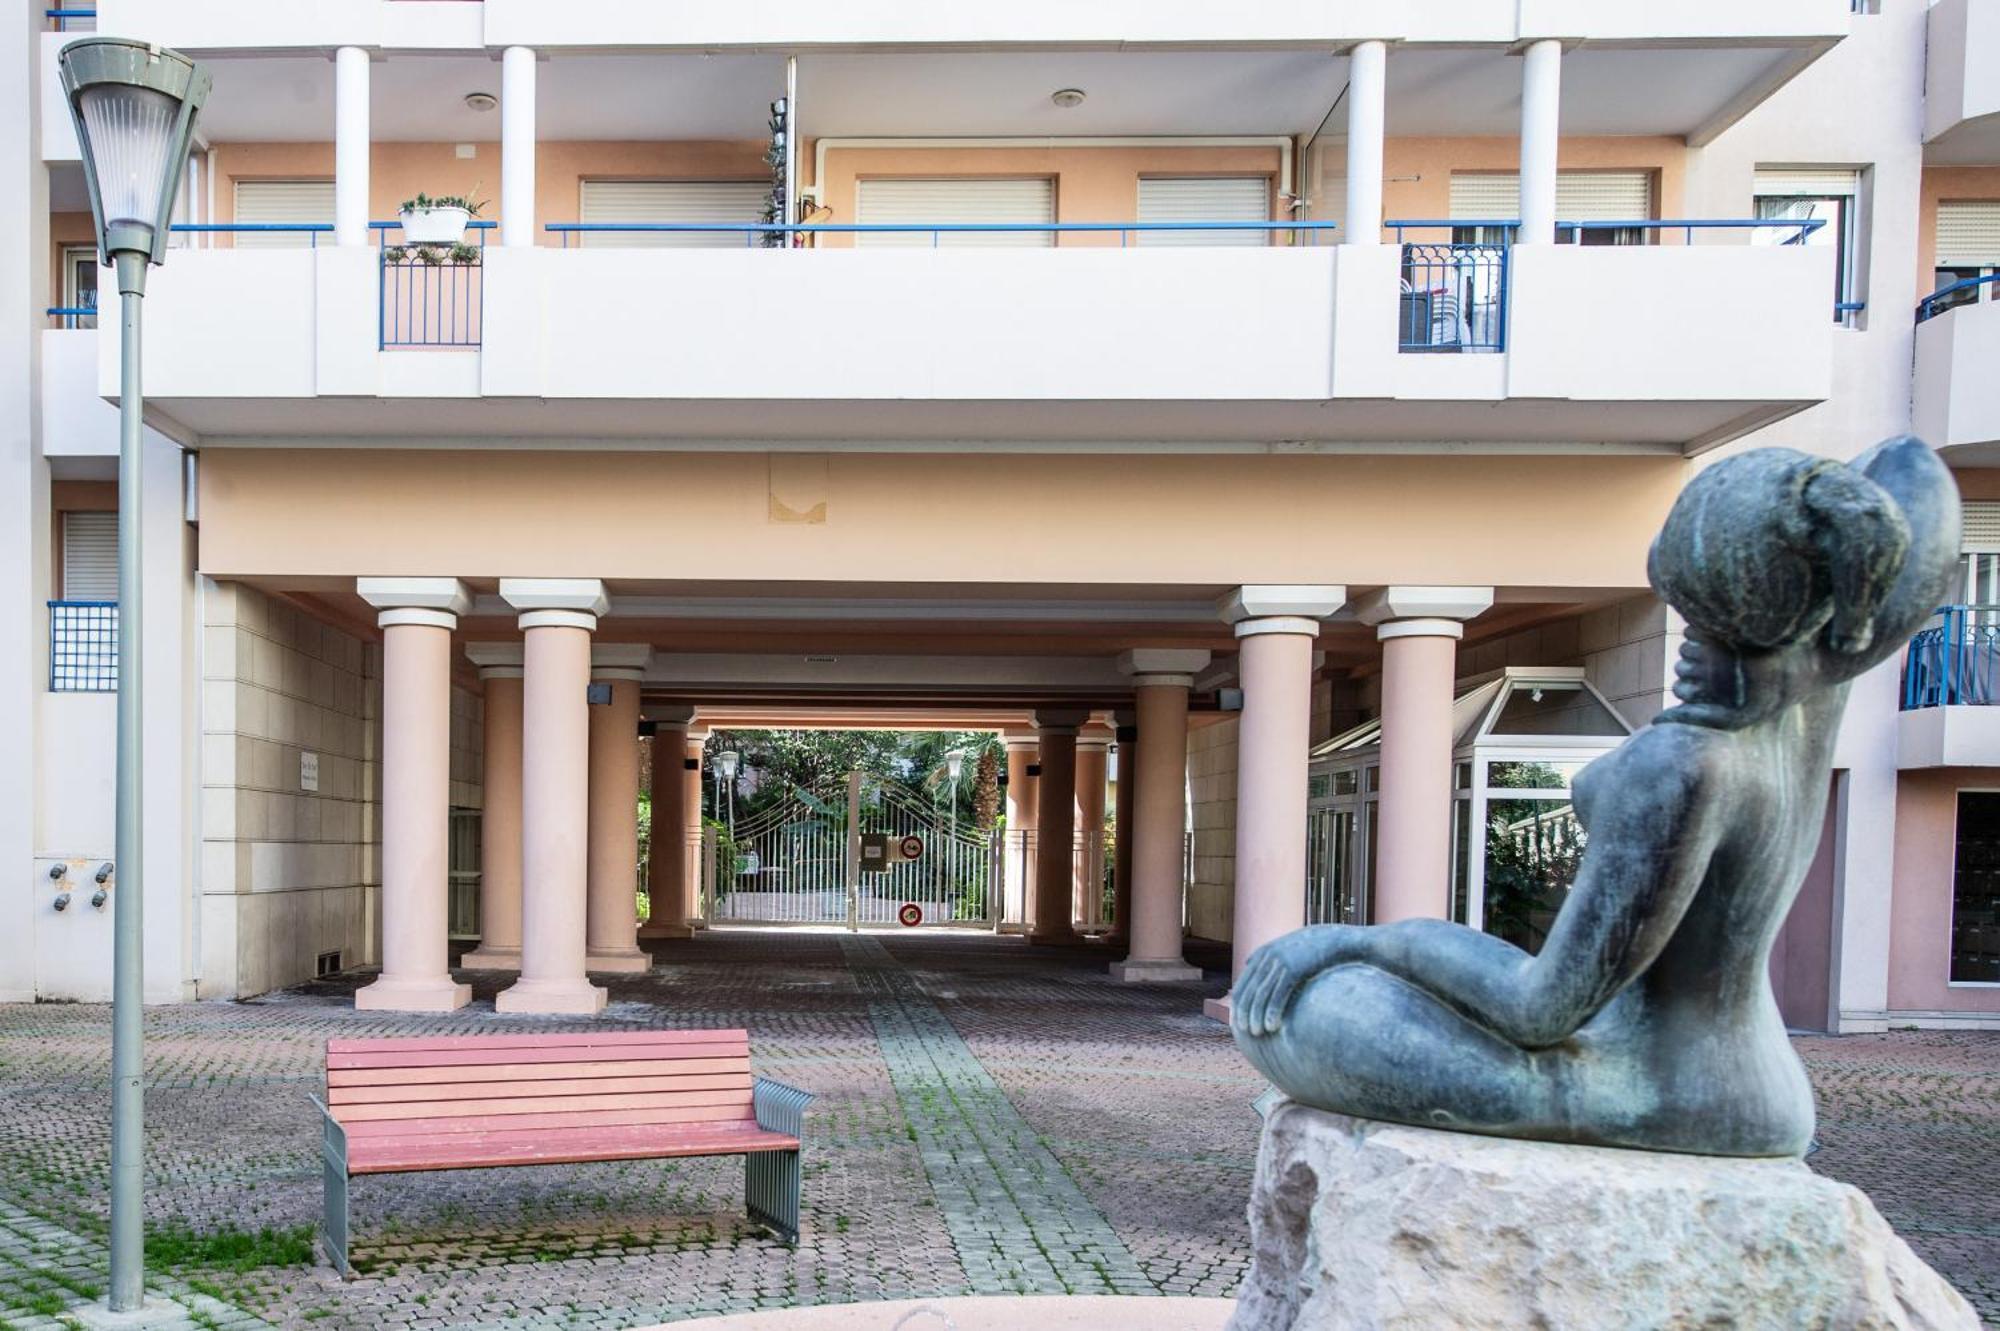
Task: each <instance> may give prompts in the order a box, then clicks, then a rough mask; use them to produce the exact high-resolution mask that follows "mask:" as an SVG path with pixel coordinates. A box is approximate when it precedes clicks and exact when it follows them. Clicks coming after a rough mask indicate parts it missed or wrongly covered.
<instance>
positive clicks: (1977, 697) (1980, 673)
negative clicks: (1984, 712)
mask: <svg viewBox="0 0 2000 1331" xmlns="http://www.w3.org/2000/svg"><path fill="white" fill-rule="evenodd" d="M1996 702H2000V605H1947V606H1943V607H1940V608H1939V610H1938V612H1937V618H1936V620H1934V621H1933V622H1932V623H1931V624H1930V625H1929V626H1927V627H1926V628H1924V629H1921V630H1920V631H1919V632H1918V633H1917V635H1916V636H1915V637H1914V638H1911V639H1910V645H1909V648H1908V649H1907V650H1906V651H1905V653H1904V655H1903V710H1904V711H1906V712H1910V711H1915V710H1917V709H1918V708H1922V707H1965V706H1972V707H1990V706H1992V705H1993V704H1994V703H1996Z"/></svg>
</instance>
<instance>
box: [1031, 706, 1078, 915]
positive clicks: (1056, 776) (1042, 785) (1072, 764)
mask: <svg viewBox="0 0 2000 1331" xmlns="http://www.w3.org/2000/svg"><path fill="white" fill-rule="evenodd" d="M1083 720H1084V714H1083V713H1081V712H1077V713H1068V712H1062V713H1038V714H1037V715H1036V718H1035V731H1036V737H1037V741H1038V746H1039V764H1040V766H1041V769H1042V774H1041V776H1040V777H1039V778H1037V779H1036V782H1035V805H1036V827H1035V890H1034V913H1033V915H1032V916H1031V917H1030V919H1029V921H1028V941H1029V942H1031V943H1072V942H1075V941H1076V926H1075V922H1074V914H1073V912H1074V910H1075V896H1076V869H1075V865H1076V732H1077V727H1078V726H1080V725H1081V724H1082V723H1083Z"/></svg>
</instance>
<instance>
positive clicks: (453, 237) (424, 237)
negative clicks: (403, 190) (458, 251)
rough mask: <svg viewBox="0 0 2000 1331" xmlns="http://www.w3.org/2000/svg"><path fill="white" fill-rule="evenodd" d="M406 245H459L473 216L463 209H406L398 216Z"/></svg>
mask: <svg viewBox="0 0 2000 1331" xmlns="http://www.w3.org/2000/svg"><path fill="white" fill-rule="evenodd" d="M396 220H397V221H398V222H400V223H401V224H402V227H403V243H404V244H406V245H457V244H459V243H461V242H462V241H464V239H465V224H466V223H467V222H470V221H471V220H472V214H471V213H469V212H467V211H465V209H463V208H416V209H410V208H405V209H404V210H403V211H402V213H401V214H400V215H398V217H397V219H396Z"/></svg>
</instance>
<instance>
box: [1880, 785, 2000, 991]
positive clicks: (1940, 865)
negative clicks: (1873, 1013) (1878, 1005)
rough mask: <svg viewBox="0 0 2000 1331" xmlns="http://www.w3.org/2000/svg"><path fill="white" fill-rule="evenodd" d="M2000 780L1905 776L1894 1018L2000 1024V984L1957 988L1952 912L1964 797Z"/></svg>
mask: <svg viewBox="0 0 2000 1331" xmlns="http://www.w3.org/2000/svg"><path fill="white" fill-rule="evenodd" d="M1996 788H2000V779H1996V777H1995V774H1994V773H1993V772H1991V771H1988V770H1985V769H1981V768H1972V767H1939V768H1931V769H1928V770H1924V771H1911V772H1904V773H1902V775H1901V778H1900V779H1899V781H1898V782H1897V789H1896V823H1895V826H1896V831H1895V837H1896V862H1895V863H1896V868H1895V884H1896V890H1895V895H1894V898H1893V901H1892V905H1891V913H1890V929H1889V1019H1890V1021H1891V1023H1895V1022H1896V1021H1897V1020H1898V1018H1899V1017H1901V1018H1902V1019H1903V1020H1905V1021H1911V1020H1915V1021H1921V1020H1922V1019H1923V1017H1922V1015H1921V1014H1925V1013H1975V1014H1976V1013H1984V1014H1989V1015H1991V1016H1993V1017H1994V1018H1995V1019H1996V1022H2000V985H1954V984H1952V983H1950V978H1949V977H1950V974H1951V907H1952V887H1953V884H1952V876H1953V863H1954V860H1955V858H1956V848H1957V824H1958V792H1959V791H1960V790H1993V789H1996Z"/></svg>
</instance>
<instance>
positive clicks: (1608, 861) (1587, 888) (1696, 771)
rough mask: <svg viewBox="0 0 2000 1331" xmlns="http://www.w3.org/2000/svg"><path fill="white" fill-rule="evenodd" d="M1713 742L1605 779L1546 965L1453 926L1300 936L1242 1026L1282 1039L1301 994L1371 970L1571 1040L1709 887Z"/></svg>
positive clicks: (1241, 987)
mask: <svg viewBox="0 0 2000 1331" xmlns="http://www.w3.org/2000/svg"><path fill="white" fill-rule="evenodd" d="M1709 742H1710V737H1709V736H1707V735H1706V734H1704V733H1703V732H1701V731H1699V730H1695V729H1693V728H1684V727H1678V726H1676V727H1665V728H1662V729H1659V730H1655V731H1651V732H1648V738H1647V741H1646V742H1645V743H1644V744H1643V745H1642V746H1640V747H1638V748H1636V749H1634V748H1628V749H1627V750H1625V751H1624V752H1625V757H1624V760H1623V761H1621V762H1620V763H1618V765H1617V766H1616V768H1615V769H1613V770H1611V771H1606V772H1605V773H1604V774H1603V777H1602V778H1601V779H1604V780H1607V781H1609V782H1612V783H1615V784H1613V785H1612V786H1611V787H1610V788H1608V789H1606V790H1605V791H1604V793H1603V794H1602V795H1600V797H1599V798H1598V800H1597V802H1596V805H1595V807H1594V808H1593V809H1592V820H1591V837H1590V846H1589V849H1588V850H1587V851H1586V852H1585V853H1584V858H1583V865H1582V867H1581V869H1580V870H1579V872H1578V875H1577V880H1576V883H1575V885H1574V886H1573V887H1572V888H1571V890H1570V894H1569V898H1568V900H1567V901H1565V902H1564V903H1563V907H1562V910H1561V911H1559V912H1558V913H1557V916H1556V922H1555V925H1554V927H1553V929H1552V930H1551V931H1550V934H1549V939H1548V942H1547V944H1546V945H1545V946H1544V947H1543V948H1542V951H1541V953H1540V955H1538V956H1532V957H1531V956H1529V955H1528V954H1527V953H1526V952H1523V951H1521V949H1519V948H1517V947H1515V946H1514V945H1512V944H1511V943H1507V942H1505V941H1503V940H1501V939H1498V938H1494V937H1492V936H1490V935H1488V934H1485V933H1482V932H1480V931H1479V930H1476V929H1469V928H1467V927H1465V926H1464V925H1459V924H1451V923H1448V922H1446V921H1443V920H1408V921H1404V922H1401V923H1398V924H1390V925H1381V926H1377V927H1374V928H1350V927H1343V926H1338V925H1322V926H1317V927H1314V928H1309V929H1301V930H1298V931H1297V932H1295V933H1291V934H1287V935H1286V936H1285V937H1283V938H1280V939H1277V940H1275V941H1274V942H1272V943H1269V944H1267V945H1265V946H1264V947H1262V948H1259V949H1258V950H1257V952H1256V953H1254V954H1253V955H1252V956H1251V958H1250V960H1249V962H1248V964H1247V965H1246V966H1245V967H1244V971H1243V975H1242V977H1241V979H1240V980H1239V981H1238V982H1237V985H1236V988H1235V991H1234V992H1233V993H1232V996H1231V1006H1232V1009H1233V1010H1232V1013H1231V1017H1232V1021H1233V1022H1234V1024H1235V1025H1236V1026H1237V1027H1238V1028H1239V1029H1240V1030H1242V1031H1244V1032H1245V1033H1247V1034H1252V1035H1268V1034H1271V1033H1272V1032H1275V1031H1276V1030H1277V1029H1278V1028H1279V1027H1280V1026H1281V1025H1282V1024H1283V1021H1284V1014H1285V1010H1286V1009H1287V1008H1288V1007H1289V1006H1290V1003H1291V999H1292V996H1293V995H1294V994H1295V993H1296V992H1297V990H1298V987H1299V985H1301V984H1303V983H1304V982H1305V981H1306V980H1308V979H1310V978H1311V977H1312V976H1314V975H1316V974H1318V973H1320V972H1321V971H1324V970H1328V969H1330V968H1332V967H1334V966H1340V965H1349V964H1361V965H1368V966H1373V967H1375V968H1376V969H1378V970H1382V971H1385V972H1387V973H1389V974H1391V975H1394V976H1396V977H1397V978H1399V979H1401V980H1403V981H1404V982H1406V983H1408V984H1409V985H1411V986H1412V987H1413V988H1416V989H1419V990H1422V991H1423V992H1425V993H1428V994H1430V995H1431V996H1433V997H1434V998H1437V999H1438V1000H1439V1001H1441V1002H1443V1003H1445V1004H1447V1005H1449V1006H1451V1007H1453V1008H1455V1009H1457V1010H1458V1011H1460V1012H1462V1013H1463V1014H1464V1015H1465V1016H1466V1017H1467V1018H1468V1019H1469V1020H1471V1021H1474V1022H1477V1023H1478V1024H1480V1025H1482V1026H1484V1027H1486V1028H1487V1029H1488V1030H1491V1031H1492V1032H1494V1034H1496V1035H1498V1036H1500V1037H1501V1038H1502V1039H1505V1040H1508V1041H1510V1042H1511V1043H1513V1044H1517V1045H1520V1046H1522V1047H1523V1048H1542V1047H1545V1046H1548V1045H1552V1044H1557V1043H1559V1042H1561V1041H1562V1040H1565V1039H1567V1038H1568V1037H1569V1036H1571V1035H1573V1034H1575V1032H1576V1031H1577V1029H1578V1028H1579V1027H1581V1026H1582V1025H1583V1024H1584V1023H1585V1022H1587V1021H1589V1020H1590V1019H1591V1018H1592V1017H1593V1016H1595V1015H1596V1014H1597V1013H1598V1012H1599V1011H1600V1010H1601V1009H1602V1008H1603V1007H1604V1005H1605V1004H1606V1003H1608V1002H1610V1001H1611V998H1612V997H1613V996H1614V995H1615V994H1617V992H1618V991H1619V990H1620V989H1622V988H1624V987H1625V986H1626V985H1627V984H1629V983H1630V982H1631V981H1632V980H1633V979H1634V978H1635V977H1637V976H1638V975H1639V974H1641V973H1642V972H1643V971H1644V970H1645V969H1646V967H1647V966H1648V965H1650V964H1651V963H1652V962H1653V960H1654V958H1656V957H1658V956H1659V954H1660V951H1661V949H1662V948H1664V947H1665V946H1666V944H1667V940H1668V939H1670V938H1672V937H1673V933H1674V930H1675V928H1676V927H1678V925H1679V924H1680V920H1681V917H1682V915H1684V914H1685V913H1686V911H1687V908H1688V905H1689V903H1691V902H1692V901H1693V900H1694V896H1695V893H1696V892H1697V891H1698V890H1699V889H1700V887H1701V881H1702V877H1703V875H1704V874H1705V873H1706V871H1707V868H1708V861H1709V857H1710V855H1711V853H1712V851H1713V845H1714V837H1713V834H1712V832H1711V830H1710V829H1711V828H1712V826H1713V825H1714V824H1715V823H1716V821H1717V820H1716V818H1715V817H1714V815H1713V813H1712V811H1711V808H1710V805H1709V800H1705V799H1704V798H1703V796H1704V792H1705V791H1707V790H1709V788H1710V782H1711V778H1710V775H1709V774H1708V772H1707V765H1706V762H1705V754H1706V745H1707V744H1708V743H1709ZM1709 799H1710V800H1712V799H1713V796H1712V795H1711V796H1710V797H1709Z"/></svg>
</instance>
